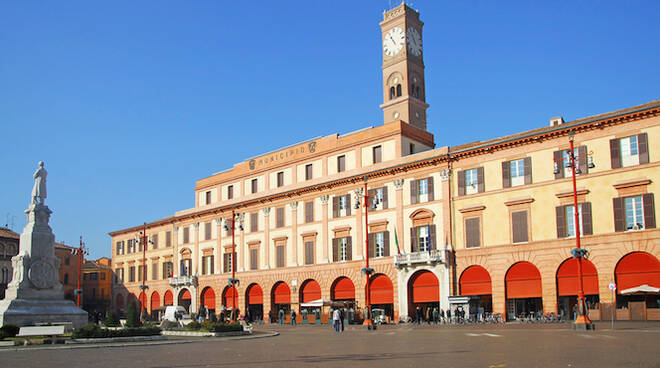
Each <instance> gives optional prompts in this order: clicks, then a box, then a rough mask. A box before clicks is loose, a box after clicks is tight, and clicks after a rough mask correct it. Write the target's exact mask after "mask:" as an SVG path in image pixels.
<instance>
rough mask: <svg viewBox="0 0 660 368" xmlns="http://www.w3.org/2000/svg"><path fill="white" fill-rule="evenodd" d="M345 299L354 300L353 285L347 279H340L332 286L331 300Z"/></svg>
mask: <svg viewBox="0 0 660 368" xmlns="http://www.w3.org/2000/svg"><path fill="white" fill-rule="evenodd" d="M319 291H320V289H319ZM319 299H321V298H319ZM346 299H355V285H353V281H351V279H349V278H348V277H342V278H340V279H338V280H337V281H336V282H335V284H334V285H333V289H332V300H346Z"/></svg>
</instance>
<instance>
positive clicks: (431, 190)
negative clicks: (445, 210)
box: [426, 176, 435, 202]
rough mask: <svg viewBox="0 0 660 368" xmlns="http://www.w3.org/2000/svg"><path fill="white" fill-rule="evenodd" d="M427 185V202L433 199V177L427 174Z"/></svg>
mask: <svg viewBox="0 0 660 368" xmlns="http://www.w3.org/2000/svg"><path fill="white" fill-rule="evenodd" d="M426 180H427V182H428V186H429V202H431V201H433V200H434V199H435V197H434V195H433V177H432V176H429V177H428V178H427V179H426Z"/></svg>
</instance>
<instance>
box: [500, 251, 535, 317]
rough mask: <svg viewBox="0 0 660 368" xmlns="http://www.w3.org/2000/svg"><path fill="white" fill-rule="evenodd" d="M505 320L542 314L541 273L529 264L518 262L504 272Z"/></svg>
mask: <svg viewBox="0 0 660 368" xmlns="http://www.w3.org/2000/svg"><path fill="white" fill-rule="evenodd" d="M505 284H506V312H507V320H509V321H513V320H515V319H516V318H517V317H522V316H525V317H526V316H529V315H530V314H531V313H539V312H540V313H543V300H542V299H541V298H542V295H543V294H542V289H541V273H540V272H539V269H538V268H536V266H534V265H533V264H531V263H529V262H518V263H516V264H514V265H513V266H511V268H509V270H508V271H507V272H506V277H505Z"/></svg>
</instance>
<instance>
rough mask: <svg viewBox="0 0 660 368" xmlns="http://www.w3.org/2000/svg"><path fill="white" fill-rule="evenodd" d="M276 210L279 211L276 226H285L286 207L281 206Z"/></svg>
mask: <svg viewBox="0 0 660 368" xmlns="http://www.w3.org/2000/svg"><path fill="white" fill-rule="evenodd" d="M276 211H277V219H276V222H277V223H276V226H277V227H283V226H284V207H279V208H278V209H277V210H276Z"/></svg>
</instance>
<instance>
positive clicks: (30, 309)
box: [0, 299, 87, 328]
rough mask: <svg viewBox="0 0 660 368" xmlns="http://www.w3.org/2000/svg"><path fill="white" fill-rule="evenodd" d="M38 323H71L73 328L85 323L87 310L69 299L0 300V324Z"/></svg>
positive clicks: (23, 324) (29, 324)
mask: <svg viewBox="0 0 660 368" xmlns="http://www.w3.org/2000/svg"><path fill="white" fill-rule="evenodd" d="M40 323H71V324H72V325H73V327H74V328H79V327H83V326H85V325H87V312H85V311H84V310H82V309H80V308H78V307H77V306H76V305H75V304H74V303H73V302H72V301H71V300H66V299H60V300H39V299H33V300H31V299H13V300H7V299H3V300H0V325H2V326H4V325H16V326H34V325H36V324H40Z"/></svg>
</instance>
